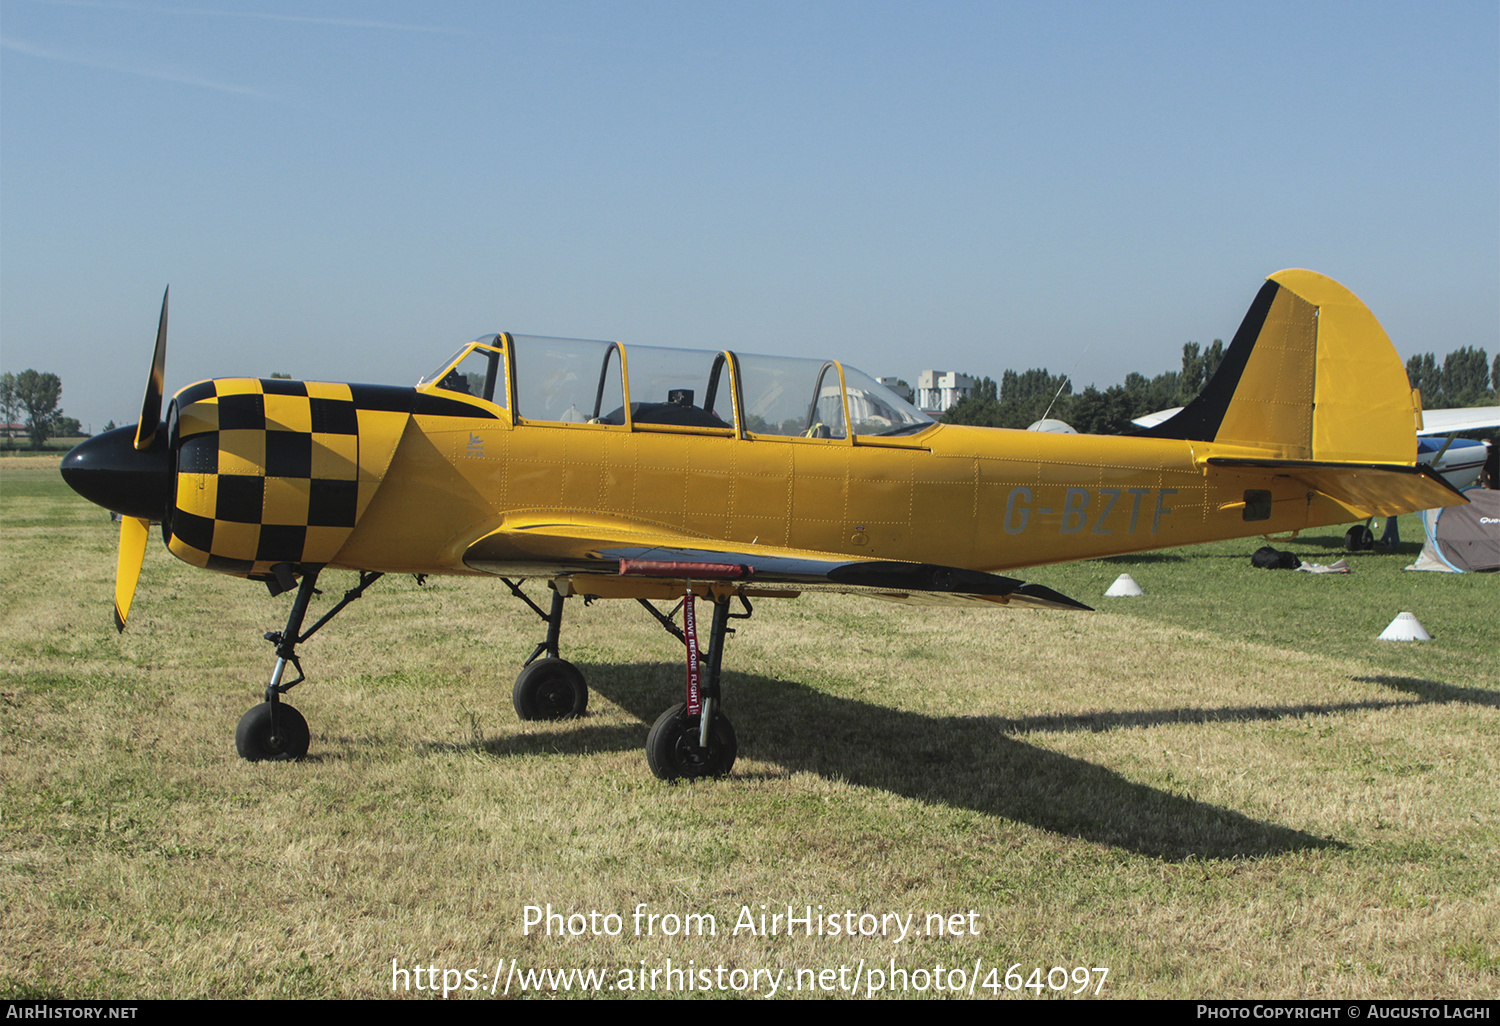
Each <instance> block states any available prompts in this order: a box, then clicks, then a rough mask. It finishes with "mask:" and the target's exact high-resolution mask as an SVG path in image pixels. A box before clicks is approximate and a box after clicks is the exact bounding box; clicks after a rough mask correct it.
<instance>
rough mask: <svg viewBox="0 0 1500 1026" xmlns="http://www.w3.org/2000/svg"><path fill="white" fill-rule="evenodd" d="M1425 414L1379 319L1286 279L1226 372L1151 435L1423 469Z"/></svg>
mask: <svg viewBox="0 0 1500 1026" xmlns="http://www.w3.org/2000/svg"><path fill="white" fill-rule="evenodd" d="M1420 425H1421V406H1420V404H1419V401H1418V400H1417V398H1416V396H1415V394H1414V393H1413V391H1412V388H1411V385H1410V384H1409V383H1408V382H1407V379H1406V368H1405V367H1404V366H1402V363H1401V358H1400V357H1399V356H1398V355H1397V354H1396V350H1395V348H1394V347H1393V346H1392V345H1391V341H1390V339H1389V338H1387V337H1386V333H1385V330H1384V329H1383V328H1381V326H1380V322H1379V321H1377V320H1376V319H1375V315H1374V314H1372V313H1370V311H1369V309H1368V308H1367V307H1366V306H1365V304H1364V303H1362V302H1360V300H1359V297H1357V296H1355V295H1354V293H1352V292H1350V291H1349V290H1348V289H1346V288H1344V286H1342V285H1340V284H1339V283H1338V282H1336V281H1334V280H1333V279H1332V278H1328V277H1325V276H1323V275H1321V274H1318V273H1316V272H1314V271H1302V270H1288V271H1278V272H1277V273H1275V274H1273V275H1271V276H1270V278H1268V279H1267V280H1266V284H1265V285H1264V286H1262V287H1261V290H1260V293H1259V294H1258V295H1256V297H1255V302H1253V303H1251V304H1250V311H1249V312H1248V313H1247V314H1246V315H1245V320H1244V322H1243V323H1242V324H1241V325H1240V329H1239V331H1237V332H1236V333H1235V336H1234V340H1233V341H1232V342H1231V343H1230V344H1229V349H1228V350H1227V351H1226V352H1225V353H1224V359H1223V362H1222V363H1221V364H1220V365H1219V369H1218V372H1217V373H1216V374H1215V375H1214V376H1213V379H1212V380H1210V381H1209V383H1208V384H1207V385H1206V386H1205V387H1204V389H1203V392H1202V394H1201V395H1199V396H1198V398H1197V399H1194V400H1193V401H1192V402H1191V403H1189V404H1188V405H1187V407H1186V408H1184V409H1183V410H1182V412H1181V413H1179V414H1177V415H1176V416H1175V417H1173V418H1172V419H1170V420H1168V421H1166V422H1164V423H1162V424H1159V425H1157V426H1156V427H1154V428H1148V429H1147V430H1145V431H1143V432H1141V434H1142V435H1145V436H1147V437H1153V438H1183V439H1193V440H1198V441H1213V442H1220V443H1224V444H1228V445H1242V446H1246V447H1250V448H1255V449H1260V450H1263V451H1265V452H1266V454H1267V456H1268V457H1270V458H1276V459H1285V460H1317V461H1319V462H1344V463H1379V464H1387V465H1389V464H1406V465H1408V466H1409V465H1412V464H1414V463H1415V462H1416V456H1417V439H1416V430H1417V428H1418V427H1420Z"/></svg>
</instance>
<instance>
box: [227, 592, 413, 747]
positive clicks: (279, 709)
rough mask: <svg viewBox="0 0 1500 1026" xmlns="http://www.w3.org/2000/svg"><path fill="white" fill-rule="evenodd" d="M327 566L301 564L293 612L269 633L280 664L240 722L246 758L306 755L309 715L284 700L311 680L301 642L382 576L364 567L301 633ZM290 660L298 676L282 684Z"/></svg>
mask: <svg viewBox="0 0 1500 1026" xmlns="http://www.w3.org/2000/svg"><path fill="white" fill-rule="evenodd" d="M273 569H274V570H276V571H277V574H276V576H277V578H278V579H280V578H282V577H290V575H291V571H292V568H291V567H290V566H289V565H287V564H277V566H276V567H274V568H273ZM322 569H323V568H322V567H306V566H304V567H302V568H301V570H302V581H301V583H299V584H298V585H297V597H296V598H295V599H293V601H292V611H291V613H289V614H288V615H287V618H286V627H285V628H284V629H283V630H280V631H272V632H271V633H269V634H267V635H266V640H267V641H269V642H270V643H271V644H273V645H275V646H276V666H275V667H274V668H273V669H272V670H271V682H270V683H269V684H267V685H266V700H265V701H264V702H262V703H261V704H260V705H257V706H253V707H251V709H250V711H249V712H247V713H245V715H244V716H242V717H241V718H240V724H239V727H237V728H236V729H235V732H234V747H235V748H236V750H238V751H239V753H240V757H241V758H243V759H248V760H250V761H251V762H265V761H286V760H289V759H300V758H302V757H303V756H304V755H306V754H307V746H308V743H309V742H310V741H311V739H312V732H311V731H310V730H309V729H308V726H307V719H306V718H305V717H304V716H303V715H302V714H301V713H299V712H298V711H297V710H296V709H294V708H292V707H291V706H290V705H288V704H286V703H285V702H283V701H282V700H281V696H282V695H284V694H286V693H287V692H288V691H290V690H292V688H294V687H296V686H297V685H298V684H301V683H302V682H303V681H304V680H306V679H307V675H306V674H304V673H303V672H302V661H301V660H300V659H298V658H297V646H298V645H300V644H302V643H303V642H304V641H306V640H307V639H308V638H310V637H312V636H313V635H314V634H316V633H317V632H318V630H319V628H321V627H322V626H323V625H324V624H326V623H327V622H328V621H329V620H332V619H333V618H334V617H335V616H337V615H338V614H339V612H340V611H342V610H343V608H344V607H345V606H347V605H348V604H349V603H351V602H353V601H354V600H355V599H357V598H359V597H360V596H361V595H363V594H364V593H365V589H366V588H368V587H369V586H370V585H372V584H374V583H375V582H376V581H378V580H380V578H381V577H382V576H383V575H381V574H377V573H368V572H364V571H361V572H360V575H359V583H358V584H357V585H355V586H354V587H353V588H350V589H349V590H348V591H347V592H345V593H344V597H343V598H342V599H340V600H339V602H338V604H337V605H335V606H334V607H333V608H332V609H330V610H329V611H328V612H326V613H324V614H323V617H322V619H320V620H319V621H318V622H317V623H315V624H313V625H312V628H311V629H310V630H309V631H308V632H307V633H306V634H299V633H298V631H300V630H302V621H303V620H304V619H305V618H306V617H307V607H308V604H309V603H310V602H312V597H313V596H314V595H316V594H319V592H318V589H317V587H316V585H317V581H318V574H319V572H320V571H321V570H322ZM287 663H291V664H292V666H293V668H294V669H296V671H297V679H296V680H293V681H288V682H286V683H282V677H283V676H285V674H286V666H287Z"/></svg>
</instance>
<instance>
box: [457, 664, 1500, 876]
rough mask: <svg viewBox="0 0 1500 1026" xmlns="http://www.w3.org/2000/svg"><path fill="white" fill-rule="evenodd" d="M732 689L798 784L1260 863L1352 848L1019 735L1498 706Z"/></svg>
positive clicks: (593, 734) (571, 744) (1139, 846)
mask: <svg viewBox="0 0 1500 1026" xmlns="http://www.w3.org/2000/svg"><path fill="white" fill-rule="evenodd" d="M587 672H588V676H589V679H590V681H591V683H592V682H597V683H596V684H593V686H594V687H595V688H596V689H597V690H598V691H599V692H600V694H602V695H604V696H605V697H607V698H608V699H609V700H610V701H612V702H614V703H615V704H617V705H619V706H620V707H621V708H623V709H625V710H626V711H627V712H629V713H631V714H632V715H635V716H639V717H640V718H641V719H642V720H643V721H649V720H650V718H651V715H652V710H653V709H655V708H657V707H658V706H660V704H661V703H662V702H663V701H665V700H668V699H669V698H670V697H671V696H673V695H675V694H676V693H677V692H678V691H679V690H680V688H681V686H682V684H681V677H682V675H683V671H682V667H681V666H680V665H678V664H676V663H656V664H649V665H641V664H633V665H626V664H618V665H615V664H602V665H601V664H595V665H592V666H588V667H587ZM726 678H728V680H727V682H728V683H729V684H730V694H732V695H733V696H734V707H735V713H736V718H737V721H738V722H739V723H740V724H741V727H740V750H741V752H742V753H743V754H746V755H753V756H755V757H756V758H760V759H765V760H769V761H772V762H776V763H779V764H780V765H782V766H784V767H786V769H787V771H788V772H790V773H798V772H808V773H816V774H818V775H820V776H823V777H826V778H829V779H834V780H842V781H846V782H848V783H851V784H855V785H858V786H862V787H872V788H878V789H881V790H884V791H888V792H890V793H892V794H896V795H900V796H902V797H906V798H911V799H915V800H917V801H922V802H934V803H939V804H943V805H948V806H952V807H954V808H961V809H969V810H972V811H975V812H980V813H983V814H985V815H991V816H998V817H1001V818H1004V819H1009V820H1014V821H1016V822H1022V823H1028V824H1030V825H1032V826H1035V827H1038V828H1041V829H1043V830H1049V831H1053V832H1055V833H1059V834H1064V835H1067V836H1071V837H1077V838H1080V839H1082V840H1086V841H1093V842H1096V843H1099V844H1107V845H1110V846H1112V847H1117V848H1124V849H1126V850H1129V851H1134V852H1137V853H1139V854H1142V855H1147V856H1150V857H1153V858H1159V859H1164V860H1167V861H1184V860H1188V859H1194V858H1196V859H1241V858H1260V857H1265V856H1269V855H1277V854H1281V853H1283V852H1290V851H1298V850H1307V849H1322V848H1335V849H1340V848H1345V847H1347V846H1346V845H1345V844H1343V843H1342V842H1340V841H1337V840H1334V839H1331V838H1324V837H1318V836H1316V835H1314V834H1310V833H1307V832H1305V831H1301V830H1294V829H1292V828H1289V827H1285V826H1280V825H1278V824H1275V823H1266V822H1262V821H1258V820H1255V819H1252V818H1250V817H1248V816H1245V815H1243V814H1242V813H1239V812H1235V811H1233V810H1230V809H1225V808H1221V807H1219V806H1215V805H1212V804H1209V803H1207V802H1202V801H1197V800H1194V799H1192V798H1187V797H1184V796H1182V795H1177V794H1171V793H1169V792H1166V791H1163V790H1160V789H1158V788H1155V787H1150V786H1147V785H1145V784H1140V783H1137V782H1135V781H1132V780H1129V779H1127V778H1125V777H1123V776H1121V775H1120V774H1118V773H1116V772H1114V771H1112V770H1108V769H1105V768H1103V767H1100V766H1097V765H1094V764H1092V763H1090V762H1088V761H1086V760H1083V759H1078V758H1074V757H1072V756H1067V755H1063V754H1060V753H1058V752H1052V751H1048V750H1047V749H1045V748H1040V747H1038V746H1036V745H1032V744H1028V743H1026V742H1025V741H1022V740H1020V739H1018V738H1017V737H1016V736H1014V735H1018V734H1025V733H1029V732H1043V733H1062V732H1072V731H1095V732H1099V731H1107V730H1120V729H1128V728H1145V727H1155V726H1163V725H1167V724H1174V723H1205V724H1206V723H1217V722H1226V721H1227V722H1245V721H1250V720H1264V721H1273V720H1286V719H1297V718H1301V717H1305V716H1322V715H1335V714H1339V713H1344V712H1355V711H1361V710H1376V709H1388V708H1392V707H1396V706H1402V705H1416V704H1421V702H1426V701H1459V700H1462V701H1479V702H1481V703H1482V704H1492V702H1493V696H1490V698H1489V699H1488V700H1487V699H1486V698H1485V697H1484V696H1485V694H1486V693H1483V692H1479V691H1477V690H1474V689H1462V688H1453V687H1449V686H1447V685H1441V684H1435V683H1433V682H1430V681H1411V680H1405V679H1400V678H1382V679H1379V680H1377V681H1375V682H1377V683H1382V684H1386V685H1388V686H1392V687H1396V688H1399V689H1402V690H1407V691H1410V692H1412V693H1414V694H1417V695H1419V696H1420V698H1419V700H1418V701H1413V700H1411V699H1406V698H1402V699H1392V700H1366V701H1359V702H1336V703H1327V704H1304V705H1281V706H1234V707H1224V708H1218V709H1196V708H1175V709H1154V710H1141V711H1130V712H1098V713H1088V714H1079V715H1050V716H1048V715H1043V716H1035V717H1022V718H1005V717H995V716H972V717H970V716H938V717H934V716H926V715H922V714H920V713H913V712H906V711H902V710H899V709H892V708H889V707H885V706H877V705H873V704H871V703H869V702H864V701H860V700H857V699H851V698H842V697H839V696H836V695H829V694H826V693H823V692H820V691H816V690H814V689H812V688H809V687H806V686H804V685H802V684H798V683H795V682H792V681H784V680H774V679H771V678H767V677H759V676H755V675H753V674H742V673H729V674H726ZM644 729H645V728H644V726H642V727H603V726H593V725H590V724H589V723H588V720H587V719H586V718H585V719H584V720H583V721H574V722H572V723H570V724H560V725H558V728H557V729H556V730H555V731H554V730H548V732H547V733H545V734H525V735H516V736H510V737H505V738H495V739H491V740H488V741H485V742H484V744H483V748H484V750H486V751H487V752H489V753H490V754H492V755H496V756H499V757H507V756H517V755H535V754H541V753H548V752H555V753H558V754H563V755H580V754H587V753H590V752H599V751H629V750H632V749H635V748H637V747H639V745H640V743H641V732H642V731H643V730H644ZM699 786H714V785H712V784H706V785H699Z"/></svg>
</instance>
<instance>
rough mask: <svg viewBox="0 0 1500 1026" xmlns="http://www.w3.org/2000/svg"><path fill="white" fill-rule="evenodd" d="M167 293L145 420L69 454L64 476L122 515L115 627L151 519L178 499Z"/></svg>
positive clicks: (126, 606)
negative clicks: (168, 411)
mask: <svg viewBox="0 0 1500 1026" xmlns="http://www.w3.org/2000/svg"><path fill="white" fill-rule="evenodd" d="M171 291H172V290H171V287H170V286H169V287H168V289H167V291H166V292H165V293H163V295H162V297H161V320H160V322H159V323H158V325H157V328H156V351H155V353H154V354H153V356H152V358H151V374H150V376H149V377H148V378H147V379H146V395H145V399H144V400H143V401H142V403H141V420H140V423H139V424H135V425H131V426H127V427H122V428H116V429H115V430H114V431H106V432H104V433H103V434H100V435H95V436H94V437H93V438H90V439H88V440H87V441H85V442H83V443H82V444H81V445H79V446H77V447H76V448H75V449H73V451H72V452H70V453H68V455H67V456H65V457H63V463H62V475H63V479H64V480H66V481H67V482H68V486H69V487H71V488H72V489H73V490H74V491H75V492H77V493H78V494H79V495H82V496H83V497H84V498H85V499H88V500H89V501H90V502H92V503H95V504H97V505H100V506H103V507H104V508H105V509H108V510H113V511H114V512H115V513H118V514H119V515H120V555H119V561H118V563H117V564H116V569H115V627H116V629H117V630H122V631H123V630H124V629H125V619H126V617H127V616H128V615H129V614H130V601H131V599H132V598H133V597H134V595H135V586H136V582H137V581H138V580H139V579H140V576H141V565H142V564H143V563H144V562H145V559H146V540H147V538H148V537H149V536H150V533H151V524H152V523H153V522H159V521H160V520H161V519H162V518H163V517H164V516H166V514H167V510H168V509H169V507H170V504H171V501H172V454H171V452H170V450H169V448H168V444H167V437H166V435H167V433H166V432H165V431H163V430H162V427H161V406H162V387H163V382H164V380H165V377H166V365H167V297H168V296H169V295H170V294H171Z"/></svg>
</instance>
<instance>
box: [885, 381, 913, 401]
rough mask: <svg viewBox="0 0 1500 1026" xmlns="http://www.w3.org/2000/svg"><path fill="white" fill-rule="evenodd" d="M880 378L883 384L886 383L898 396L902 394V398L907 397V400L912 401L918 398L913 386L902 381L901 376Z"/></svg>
mask: <svg viewBox="0 0 1500 1026" xmlns="http://www.w3.org/2000/svg"><path fill="white" fill-rule="evenodd" d="M879 380H880V383H881V384H882V385H884V386H885V387H886V388H889V389H890V390H891V391H892V392H895V393H896V394H897V395H898V396H900V397H901V398H902V399H905V400H906V401H907V402H909V403H910V402H914V401H915V400H916V396H915V395H913V394H912V390H911V386H910V385H908V384H907V383H906V382H904V381H902V380H901V379H900V378H881V379H879Z"/></svg>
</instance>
